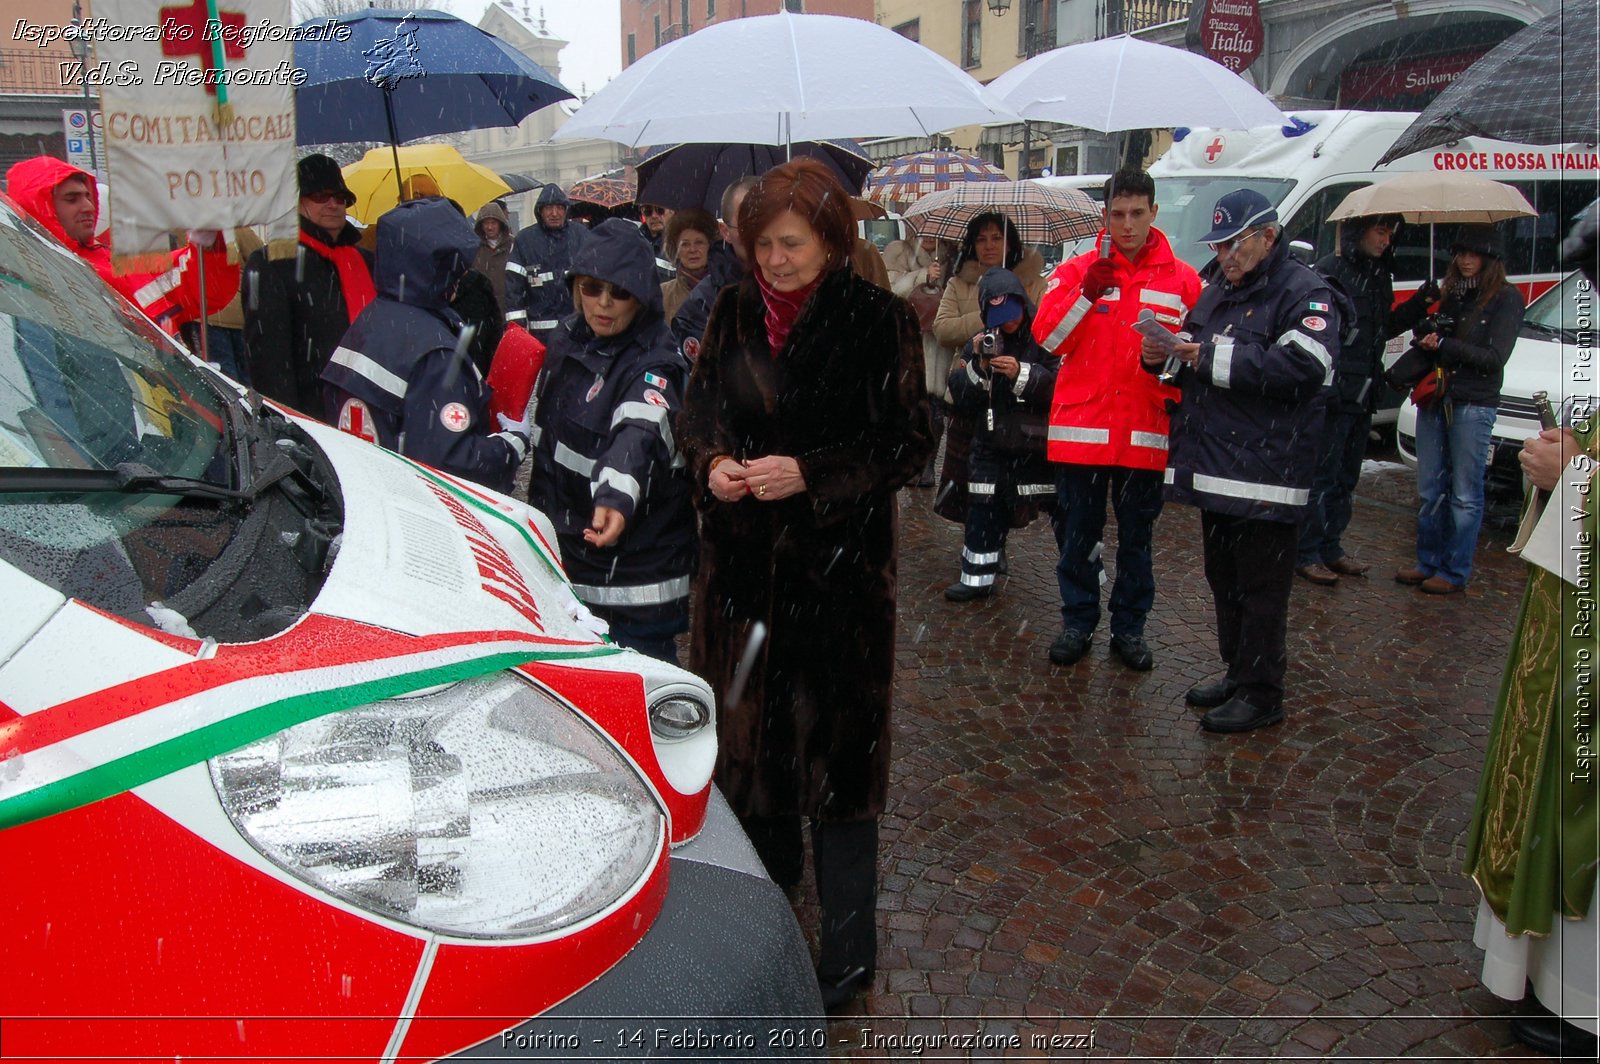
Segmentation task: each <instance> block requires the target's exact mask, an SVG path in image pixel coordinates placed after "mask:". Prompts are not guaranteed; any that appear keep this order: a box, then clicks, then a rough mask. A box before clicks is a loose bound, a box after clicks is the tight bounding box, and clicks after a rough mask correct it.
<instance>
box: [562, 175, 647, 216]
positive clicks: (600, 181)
mask: <svg viewBox="0 0 1600 1064" xmlns="http://www.w3.org/2000/svg"><path fill="white" fill-rule="evenodd" d="M637 192H638V188H637V186H635V185H634V183H633V182H632V181H628V180H626V179H624V178H620V177H586V178H584V179H583V180H582V181H575V182H573V184H572V187H570V188H568V189H567V198H568V199H575V200H581V201H582V202H584V203H593V204H594V205H595V206H597V207H604V208H606V209H607V210H610V209H611V208H613V207H620V206H622V205H623V204H624V203H632V202H633V198H634V196H635V194H636V193H637Z"/></svg>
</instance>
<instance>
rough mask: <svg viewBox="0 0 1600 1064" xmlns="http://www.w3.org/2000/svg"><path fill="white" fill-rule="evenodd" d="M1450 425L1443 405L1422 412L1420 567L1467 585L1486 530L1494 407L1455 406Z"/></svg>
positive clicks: (1419, 434) (1419, 420)
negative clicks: (1485, 495)
mask: <svg viewBox="0 0 1600 1064" xmlns="http://www.w3.org/2000/svg"><path fill="white" fill-rule="evenodd" d="M1454 406H1455V411H1454V416H1453V417H1452V418H1451V420H1450V423H1449V424H1448V425H1447V424H1445V417H1444V412H1443V410H1442V409H1440V407H1439V405H1437V404H1436V405H1434V406H1432V407H1430V408H1429V409H1427V410H1418V411H1417V494H1418V495H1419V496H1421V498H1422V506H1421V509H1420V510H1419V511H1418V513H1417V568H1418V569H1419V570H1420V571H1421V572H1422V573H1423V574H1424V575H1426V576H1438V577H1443V578H1444V579H1446V580H1448V581H1450V582H1451V583H1452V584H1456V585H1458V586H1459V585H1463V584H1465V583H1466V582H1467V579H1468V578H1469V577H1470V576H1472V553H1473V551H1475V550H1477V547H1478V530H1479V529H1480V528H1482V527H1483V476H1484V470H1485V468H1486V467H1487V466H1488V464H1489V439H1490V436H1491V434H1492V433H1493V432H1494V418H1495V408H1494V407H1492V406H1479V405H1478V404H1476V403H1471V404H1468V403H1456V404H1454Z"/></svg>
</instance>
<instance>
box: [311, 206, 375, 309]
mask: <svg viewBox="0 0 1600 1064" xmlns="http://www.w3.org/2000/svg"><path fill="white" fill-rule="evenodd" d="M300 243H301V244H302V245H304V246H305V247H308V248H310V249H311V250H312V251H315V252H316V253H317V254H318V255H321V256H322V257H323V258H325V259H327V260H328V261H329V262H331V263H333V268H334V269H336V270H338V271H339V291H340V293H342V294H343V295H344V312H345V314H346V315H348V316H349V319H350V320H351V321H355V320H356V316H357V315H358V314H360V313H361V312H362V311H363V310H366V309H367V304H368V303H371V302H372V301H373V300H374V299H377V298H378V290H377V289H376V288H374V287H373V285H372V271H371V270H369V269H367V260H366V259H364V258H362V257H361V250H360V249H359V248H357V247H356V246H355V245H354V244H340V245H339V246H337V247H331V246H329V245H327V244H324V243H323V242H322V241H320V240H318V239H317V238H316V237H314V236H312V235H311V234H310V233H308V232H306V231H305V227H304V226H302V227H301V229H300Z"/></svg>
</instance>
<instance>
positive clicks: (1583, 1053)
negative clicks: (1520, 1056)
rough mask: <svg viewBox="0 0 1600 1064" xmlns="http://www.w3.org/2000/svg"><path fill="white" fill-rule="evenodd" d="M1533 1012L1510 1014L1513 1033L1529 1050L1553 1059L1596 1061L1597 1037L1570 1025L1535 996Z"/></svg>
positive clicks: (1531, 1000)
mask: <svg viewBox="0 0 1600 1064" xmlns="http://www.w3.org/2000/svg"><path fill="white" fill-rule="evenodd" d="M1524 1000H1525V1001H1527V1002H1529V1003H1530V1013H1529V1014H1525V1015H1522V1016H1513V1017H1511V1033H1512V1034H1513V1035H1515V1036H1516V1039H1517V1041H1519V1042H1521V1043H1522V1044H1523V1045H1525V1046H1527V1047H1528V1048H1529V1049H1532V1050H1536V1051H1537V1052H1540V1053H1543V1054H1544V1055H1545V1056H1547V1057H1549V1058H1551V1059H1552V1060H1593V1059H1594V1053H1595V1036H1594V1035H1592V1034H1590V1033H1589V1032H1588V1031H1585V1030H1584V1029H1583V1028H1582V1027H1578V1026H1576V1025H1575V1024H1570V1023H1568V1022H1567V1021H1566V1020H1563V1019H1562V1018H1561V1017H1560V1016H1557V1015H1556V1014H1555V1013H1553V1012H1551V1011H1550V1010H1549V1009H1546V1008H1545V1007H1544V1006H1543V1005H1540V1004H1539V1003H1538V1001H1536V1000H1534V999H1533V998H1525V999H1524Z"/></svg>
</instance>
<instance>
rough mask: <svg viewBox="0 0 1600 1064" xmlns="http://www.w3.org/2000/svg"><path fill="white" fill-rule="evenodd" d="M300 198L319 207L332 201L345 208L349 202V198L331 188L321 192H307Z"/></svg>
mask: <svg viewBox="0 0 1600 1064" xmlns="http://www.w3.org/2000/svg"><path fill="white" fill-rule="evenodd" d="M301 198H303V199H308V200H310V201H311V202H312V203H315V204H318V205H321V204H323V203H331V202H332V201H334V200H338V201H339V202H340V203H342V204H344V205H345V206H349V205H350V202H351V201H350V198H349V197H348V196H346V195H345V194H344V193H343V192H340V191H339V190H338V189H333V188H325V189H323V190H322V191H321V192H308V193H306V195H305V196H303V197H301Z"/></svg>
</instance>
